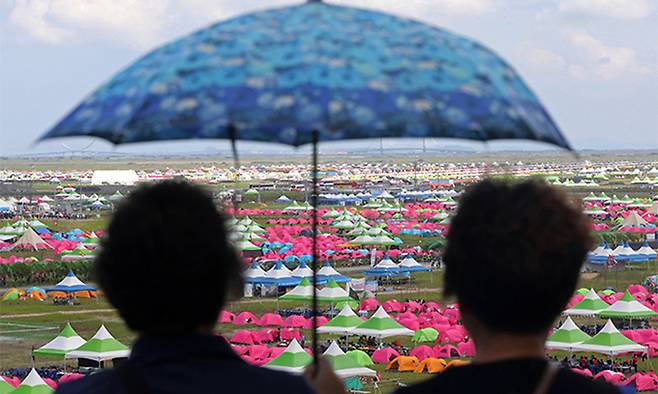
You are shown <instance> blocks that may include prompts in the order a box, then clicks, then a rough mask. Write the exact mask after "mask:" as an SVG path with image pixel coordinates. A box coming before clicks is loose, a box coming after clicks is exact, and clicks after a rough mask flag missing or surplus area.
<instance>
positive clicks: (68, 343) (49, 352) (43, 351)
mask: <svg viewBox="0 0 658 394" xmlns="http://www.w3.org/2000/svg"><path fill="white" fill-rule="evenodd" d="M85 342H87V341H85V340H84V338H82V337H81V336H79V335H78V333H77V332H75V330H74V329H73V327H71V325H70V324H69V323H66V326H64V329H62V331H61V332H60V333H59V335H57V336H56V337H55V338H54V339H53V340H52V341H50V342H48V343H47V344H45V345H43V346H41V347H40V348H38V349H36V350H35V351H33V352H32V354H33V355H35V356H51V357H58V358H62V359H63V358H64V355H65V354H66V353H67V352H70V351H72V350H75V349H77V348H79V347H80V346H82V345H84V344H85Z"/></svg>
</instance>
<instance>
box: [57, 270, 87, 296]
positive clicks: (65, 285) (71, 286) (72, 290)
mask: <svg viewBox="0 0 658 394" xmlns="http://www.w3.org/2000/svg"><path fill="white" fill-rule="evenodd" d="M46 293H48V295H51V296H57V295H62V294H63V295H68V294H74V295H78V296H85V295H86V296H95V295H96V288H95V287H92V286H88V285H87V284H85V283H84V282H82V281H81V280H80V279H78V277H77V276H75V274H74V273H73V271H69V273H68V274H66V276H65V277H64V279H62V280H61V281H60V282H59V283H57V284H56V285H55V286H52V287H48V288H46Z"/></svg>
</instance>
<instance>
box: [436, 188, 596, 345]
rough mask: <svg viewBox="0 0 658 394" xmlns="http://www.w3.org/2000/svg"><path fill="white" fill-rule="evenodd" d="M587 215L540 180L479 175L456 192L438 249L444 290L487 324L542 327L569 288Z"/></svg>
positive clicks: (582, 248)
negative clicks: (443, 245) (482, 177)
mask: <svg viewBox="0 0 658 394" xmlns="http://www.w3.org/2000/svg"><path fill="white" fill-rule="evenodd" d="M591 243H592V239H591V234H590V225H589V220H588V219H587V218H586V217H585V215H584V214H583V213H582V210H581V208H580V207H578V206H576V204H573V203H572V202H571V201H569V199H568V198H567V196H566V194H565V193H564V192H562V191H561V190H558V189H556V188H555V187H552V186H550V185H548V184H546V183H545V182H543V181H540V180H534V179H533V180H525V181H522V182H509V181H500V180H485V181H482V182H480V183H478V184H476V185H474V186H473V187H471V188H470V189H469V190H468V191H467V192H466V193H464V195H463V196H462V198H461V200H460V203H459V209H458V212H457V214H456V215H455V217H454V218H453V220H452V221H451V225H450V229H449V232H448V244H447V247H446V251H445V256H444V260H445V265H446V270H445V290H444V293H445V294H446V295H447V296H451V295H455V296H457V299H458V302H459V304H460V306H461V307H462V308H463V309H464V310H468V311H469V312H470V313H471V314H472V315H473V316H475V317H476V318H477V319H478V320H479V321H480V322H481V323H482V324H484V325H485V326H486V327H487V328H488V329H490V330H492V331H497V332H513V333H536V332H542V331H545V330H547V328H548V327H549V326H550V325H551V324H552V323H553V321H554V320H555V318H556V317H557V316H558V315H559V314H560V312H562V310H563V308H564V307H565V305H566V304H567V302H568V300H569V298H570V297H571V295H572V294H573V292H574V290H575V287H576V283H577V281H578V275H579V272H580V269H581V266H582V264H583V261H584V259H585V256H586V255H587V252H588V250H589V248H590V246H591Z"/></svg>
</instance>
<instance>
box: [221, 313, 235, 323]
mask: <svg viewBox="0 0 658 394" xmlns="http://www.w3.org/2000/svg"><path fill="white" fill-rule="evenodd" d="M233 320H235V314H233V313H231V312H226V311H221V312H220V313H219V322H220V323H233Z"/></svg>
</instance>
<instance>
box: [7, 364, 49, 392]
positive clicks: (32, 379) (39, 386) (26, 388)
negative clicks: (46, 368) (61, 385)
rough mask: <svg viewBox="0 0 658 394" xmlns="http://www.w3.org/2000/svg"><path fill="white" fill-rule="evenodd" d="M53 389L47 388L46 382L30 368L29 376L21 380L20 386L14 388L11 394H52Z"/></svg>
mask: <svg viewBox="0 0 658 394" xmlns="http://www.w3.org/2000/svg"><path fill="white" fill-rule="evenodd" d="M52 392H53V389H52V388H50V386H48V384H47V383H46V382H44V381H43V379H41V376H39V374H38V373H37V371H36V370H35V369H34V368H32V370H31V371H30V373H29V374H27V376H26V377H25V379H23V381H22V382H21V384H20V385H19V386H18V387H16V389H15V390H14V391H12V392H11V393H12V394H48V393H52Z"/></svg>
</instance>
